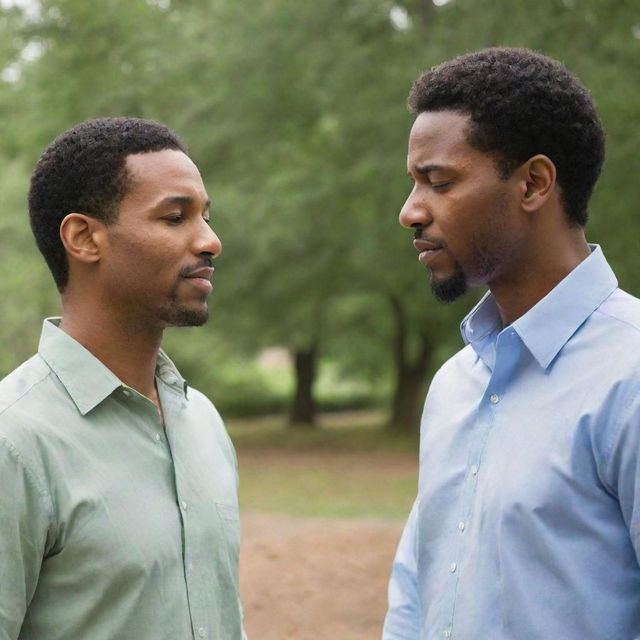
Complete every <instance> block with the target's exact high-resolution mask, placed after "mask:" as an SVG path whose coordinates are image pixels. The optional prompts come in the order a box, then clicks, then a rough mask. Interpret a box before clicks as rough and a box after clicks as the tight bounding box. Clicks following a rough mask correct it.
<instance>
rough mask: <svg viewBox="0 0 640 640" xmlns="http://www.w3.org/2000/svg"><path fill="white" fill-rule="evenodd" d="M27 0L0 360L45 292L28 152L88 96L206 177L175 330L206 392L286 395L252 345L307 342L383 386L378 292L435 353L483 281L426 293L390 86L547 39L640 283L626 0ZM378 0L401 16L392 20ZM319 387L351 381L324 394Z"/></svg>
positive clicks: (389, 322) (400, 123) (7, 163)
mask: <svg viewBox="0 0 640 640" xmlns="http://www.w3.org/2000/svg"><path fill="white" fill-rule="evenodd" d="M39 5H40V11H39V14H38V15H37V16H36V17H35V18H34V17H33V16H31V17H30V16H28V15H25V14H23V13H22V12H21V11H20V10H19V9H17V8H14V9H0V36H1V37H0V43H2V44H0V66H1V67H2V68H3V69H4V70H5V73H4V74H3V78H5V80H3V81H0V118H2V121H3V123H6V124H5V126H4V127H3V136H2V140H0V188H1V189H2V193H3V210H2V216H1V217H0V230H1V231H2V234H0V261H1V263H0V264H1V265H2V275H3V277H2V280H1V281H0V282H1V284H0V295H2V299H3V301H4V305H3V309H4V312H5V313H4V322H3V326H2V329H0V339H2V343H3V345H6V346H8V347H9V348H5V349H4V350H3V351H2V354H1V355H0V370H1V371H2V372H3V373H4V372H6V371H8V370H10V369H11V368H12V367H13V366H15V365H16V364H17V363H18V362H19V361H21V360H22V359H24V358H25V357H26V356H27V355H28V354H29V353H31V352H32V351H33V349H34V348H35V340H36V336H37V333H38V328H39V325H40V322H41V318H42V317H43V316H45V315H52V314H55V313H56V312H57V311H58V303H57V296H56V292H55V289H54V287H53V284H52V281H51V278H50V277H49V276H48V274H47V273H46V269H45V268H44V266H43V265H42V264H41V261H40V260H39V258H38V257H37V256H36V251H35V248H34V244H33V241H32V240H31V238H30V234H29V230H28V226H27V224H26V206H25V202H24V200H25V194H26V189H27V180H28V174H29V171H30V167H31V166H32V164H33V162H34V161H35V159H36V157H37V156H38V154H39V153H40V151H41V149H42V148H43V147H44V145H46V144H47V143H48V142H49V141H50V140H51V139H52V138H53V136H54V135H56V134H57V133H59V132H60V131H62V130H63V129H65V128H67V127H68V126H69V125H71V124H73V123H74V122H77V121H79V120H82V119H85V118H89V117H96V116H101V115H137V116H143V117H152V118H156V119H158V120H161V121H164V122H166V123H167V124H169V125H170V126H172V127H173V128H175V129H176V130H177V131H178V132H179V133H180V134H181V135H183V137H184V138H185V139H186V140H187V142H188V143H189V144H190V148H191V154H192V155H193V157H194V159H195V160H196V162H197V163H198V165H199V166H200V168H201V171H202V173H203V176H204V178H205V182H206V184H207V186H208V189H209V191H210V193H211V195H212V198H213V201H214V222H215V227H216V230H217V231H218V232H219V234H220V236H221V238H222V241H223V245H224V247H225V250H224V253H223V255H222V257H221V258H220V259H219V261H218V264H217V273H216V277H215V291H214V295H213V298H212V304H213V306H214V308H215V312H214V316H213V320H212V322H211V323H210V324H209V325H208V327H207V328H205V329H200V330H196V331H193V332H191V331H188V332H184V333H182V332H176V334H175V337H174V335H173V334H171V335H170V336H169V340H168V347H167V348H168V351H170V353H171V354H172V355H173V356H177V358H178V364H179V365H180V366H181V367H182V368H183V369H184V370H185V375H187V377H188V378H189V379H190V380H191V381H192V382H193V383H194V385H195V386H197V387H199V388H202V389H203V390H205V391H207V392H208V393H210V395H212V397H213V398H214V400H216V402H217V403H218V405H220V406H221V407H224V406H225V403H226V408H227V409H228V410H229V411H234V412H241V411H244V412H246V411H248V410H249V409H250V407H251V406H253V407H254V409H256V408H262V410H265V411H266V410H272V409H280V408H281V407H282V405H283V403H284V402H285V399H286V397H287V394H288V393H290V391H291V389H290V386H287V385H284V386H283V385H279V383H278V384H274V383H273V380H271V379H270V378H269V377H268V376H267V375H266V374H264V372H260V371H259V370H258V369H257V368H256V367H255V365H254V364H253V356H254V354H255V353H257V352H258V351H259V350H261V349H262V348H263V347H265V346H269V345H274V344H280V345H286V346H288V347H289V348H291V349H297V348H306V347H308V346H310V345H311V344H316V343H318V344H320V347H321V354H322V357H323V362H324V364H325V368H326V367H327V366H328V365H327V363H332V364H331V365H330V367H329V368H330V369H331V371H333V372H336V371H338V372H339V374H336V375H337V376H338V377H337V379H338V380H340V381H341V382H342V383H343V384H342V387H343V388H346V387H345V384H344V379H345V376H347V377H349V378H355V379H359V380H365V381H367V382H368V384H370V387H369V389H370V390H371V393H373V394H384V393H386V391H385V390H386V389H388V388H389V387H390V386H391V385H390V384H389V379H390V374H391V372H392V371H393V367H394V361H393V346H394V345H397V334H398V325H397V323H396V318H394V315H393V313H392V308H393V307H392V303H393V304H396V305H399V307H398V306H397V307H396V308H399V309H400V310H401V313H402V317H403V318H404V320H405V326H404V328H403V331H404V342H403V351H404V354H403V355H404V358H405V360H406V361H407V362H411V361H412V359H415V356H416V354H417V353H418V352H419V351H420V344H421V341H423V340H424V339H425V336H426V337H428V339H429V341H430V343H431V346H432V352H431V353H432V355H431V360H430V363H429V367H428V369H429V370H430V371H433V370H434V369H435V368H436V367H437V365H438V364H439V363H440V362H441V361H442V359H443V358H445V357H448V356H449V355H450V354H451V353H452V352H454V351H455V350H456V349H457V348H458V347H459V345H460V338H459V335H458V330H457V326H458V322H459V320H460V319H461V317H462V316H463V314H464V313H465V311H466V310H467V309H468V308H469V305H470V304H472V303H473V301H474V300H475V299H472V298H469V299H468V300H466V301H464V302H462V303H460V304H456V305H453V306H441V305H439V304H437V303H436V302H435V301H434V300H433V299H432V298H431V297H430V295H429V294H428V293H427V292H426V290H427V285H426V276H425V273H424V271H423V269H422V268H421V267H420V266H419V264H418V263H417V261H416V256H415V252H414V250H413V248H412V247H411V243H410V233H409V232H407V231H403V230H400V229H399V228H398V225H397V212H398V211H399V209H400V206H401V204H402V202H403V199H404V198H405V196H406V193H407V191H408V189H409V182H408V180H407V178H406V176H405V169H404V165H405V155H406V138H407V133H408V130H409V127H410V123H411V117H410V116H409V114H408V113H407V112H406V109H405V107H404V102H405V99H406V95H407V93H408V89H409V86H410V84H411V82H412V80H413V79H414V78H415V77H416V75H417V74H418V72H420V71H421V70H423V69H424V68H426V67H428V66H430V65H432V64H436V63H438V62H440V61H441V60H444V59H446V58H449V57H452V56H453V55H457V54H460V53H463V52H464V51H467V50H471V49H475V48H479V47H483V46H487V45H494V44H505V45H521V46H530V47H533V48H537V49H541V50H543V51H545V52H546V53H549V54H550V55H552V56H555V57H557V58H559V59H560V60H562V61H563V62H565V63H566V64H567V65H568V66H569V67H570V68H572V69H574V70H575V71H576V72H577V73H578V75H579V76H580V77H581V78H582V80H583V81H584V82H585V84H586V85H587V86H589V87H590V88H591V90H592V92H593V95H594V97H595V99H596V101H597V103H598V105H599V107H600V110H601V113H602V117H603V120H604V122H605V124H606V127H607V130H608V135H609V145H608V146H609V152H608V153H609V155H608V160H607V164H606V166H605V170H604V174H603V176H602V179H601V182H600V184H599V187H598V189H597V192H596V194H595V197H594V200H593V204H592V207H591V223H590V226H589V237H590V239H591V240H592V241H596V242H601V243H602V244H603V245H604V247H605V250H606V252H607V255H608V256H609V258H610V260H611V262H612V263H613V265H614V267H615V268H616V270H617V272H618V274H619V277H620V280H621V284H622V285H623V286H625V287H626V288H628V289H629V290H631V291H632V292H635V293H638V292H640V250H639V249H640V234H637V233H634V232H633V230H634V229H635V209H636V206H637V202H638V201H639V200H640V197H639V190H640V185H639V183H638V181H637V180H635V175H636V173H637V169H638V161H637V147H638V138H639V137H640V122H639V120H640V82H639V80H640V78H639V74H640V67H639V65H638V64H637V61H638V60H639V59H640V39H639V37H638V36H639V33H640V17H639V16H638V15H637V11H635V10H634V5H635V3H634V2H631V1H622V0H550V1H549V2H544V3H541V2H532V1H529V0H527V1H525V2H519V3H518V2H517V3H514V2H512V1H511V0H451V1H450V2H449V3H447V4H446V5H444V6H442V7H436V6H435V5H433V3H432V2H430V1H429V0H404V1H403V2H398V3H394V2H389V1H387V0H350V1H349V2H345V0H326V1H324V2H315V3H295V4H294V3H292V2H290V0H264V1H263V2H260V3H253V4H252V5H251V7H250V8H248V7H247V5H246V4H244V3H238V2H233V1H232V0H173V1H169V0H165V1H160V0H154V1H152V0H128V1H127V2H121V1H120V0H104V1H103V2H101V3H100V4H99V6H98V5H96V4H94V3H88V2H86V1H84V0H41V2H40V3H39ZM392 9H394V11H395V12H396V15H397V13H398V12H400V13H401V14H402V11H404V12H405V15H406V20H405V21H404V22H403V21H399V22H398V21H396V22H395V23H394V22H393V21H392V20H391V19H390V11H391V10H392ZM9 71H10V72H11V73H9ZM178 336H179V337H178ZM203 353H210V354H211V357H210V358H202V354H203ZM321 371H322V368H321ZM332 375H333V374H332ZM289 382H290V381H289ZM321 386H322V385H321ZM340 386H341V385H340V384H336V385H334V389H338V388H340ZM353 393H354V394H355V392H353ZM371 393H369V394H367V393H361V391H358V393H357V394H355V395H358V394H360V395H362V396H363V397H365V398H366V397H367V396H369V397H370V396H371ZM322 395H323V394H322V393H321V394H320V396H321V397H322ZM325 401H326V402H327V403H331V402H334V401H335V402H337V403H338V404H339V403H340V402H342V401H343V400H342V399H340V400H338V396H337V395H336V394H335V393H334V395H333V396H331V394H330V393H329V394H328V395H327V396H325Z"/></svg>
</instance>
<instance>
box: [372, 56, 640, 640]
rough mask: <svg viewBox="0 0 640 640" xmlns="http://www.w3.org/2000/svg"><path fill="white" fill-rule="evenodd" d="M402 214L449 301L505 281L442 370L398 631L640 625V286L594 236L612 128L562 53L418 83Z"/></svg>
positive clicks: (400, 562)
mask: <svg viewBox="0 0 640 640" xmlns="http://www.w3.org/2000/svg"><path fill="white" fill-rule="evenodd" d="M409 105H410V108H411V110H412V111H413V112H414V113H415V114H416V115H417V117H416V120H415V122H414V125H413V128H412V130H411V134H410V138H409V151H408V170H409V174H410V176H411V177H412V179H413V181H414V187H413V190H412V191H411V194H410V195H409V197H408V199H407V201H406V203H405V204H404V206H403V208H402V211H401V213H400V222H401V224H402V225H403V226H405V227H407V228H410V229H413V230H414V234H415V237H414V246H415V248H416V249H417V250H418V252H419V260H420V262H421V263H423V264H424V265H425V266H427V268H428V270H429V272H430V279H431V288H432V290H433V292H434V294H435V295H436V297H437V298H439V299H441V300H443V301H450V300H453V299H455V298H457V297H458V296H460V295H462V294H463V293H464V292H465V291H466V289H467V287H469V286H475V285H483V284H486V285H488V287H489V293H488V294H487V295H486V296H485V297H484V298H483V299H482V300H481V302H480V303H479V304H478V305H477V306H476V307H475V308H474V309H473V310H472V311H471V313H469V315H468V316H467V317H466V318H465V320H464V321H463V323H462V337H463V339H464V342H465V344H466V346H465V347H464V348H463V349H462V350H461V351H460V352H459V353H458V354H456V355H455V356H454V357H453V358H451V360H449V361H448V362H447V363H446V364H445V365H444V366H443V367H442V368H441V369H440V371H439V372H438V373H437V374H436V376H435V377H434V379H433V382H432V384H431V388H430V389H429V393H428V395H427V400H426V404H425V408H424V413H423V417H422V425H421V442H420V478H419V486H418V496H417V498H416V501H415V503H414V506H413V509H412V511H411V514H410V516H409V520H408V522H407V525H406V527H405V530H404V532H403V535H402V539H401V541H400V545H399V548H398V551H397V555H396V558H395V561H394V564H393V569H392V575H391V581H390V585H389V611H388V613H387V616H386V619H385V624H384V631H383V638H384V640H418V639H420V640H436V639H443V638H445V639H446V638H459V639H460V640H548V639H550V638H561V639H562V640H603V639H604V638H615V639H616V640H634V639H638V638H640V566H639V562H638V559H639V556H640V301H638V300H637V299H636V298H633V297H632V296H630V295H628V294H627V293H625V292H623V291H621V290H620V289H618V287H617V280H616V277H615V275H614V273H613V272H612V270H611V268H610V267H609V265H608V264H607V262H606V260H605V257H604V255H603V253H602V251H601V249H600V248H599V247H597V246H595V245H588V244H587V242H586V240H585V234H584V230H583V229H584V225H585V223H586V218H587V204H588V201H589V198H590V196H591V193H592V190H593V187H594V185H595V183H596V180H597V178H598V175H599V173H600V168H601V165H602V161H603V158H604V132H603V129H602V125H601V123H600V120H599V117H598V115H597V113H596V110H595V107H594V105H593V102H592V100H591V98H590V96H589V94H588V92H587V90H586V89H585V88H584V87H583V86H582V85H581V84H580V83H579V81H578V80H577V79H576V78H575V77H574V76H573V75H572V74H570V73H569V72H568V71H567V69H566V68H564V67H563V66H562V65H561V64H559V63H558V62H556V61H553V60H551V59H549V58H547V57H545V56H542V55H540V54H536V53H533V52H531V51H528V50H524V49H506V48H493V49H488V50H484V51H480V52H476V53H470V54H467V55H464V56H461V57H459V58H456V59H454V60H451V61H448V62H445V63H443V64H441V65H439V66H438V67H434V68H432V69H431V70H429V71H427V72H425V73H424V74H422V75H421V76H420V77H419V78H418V79H417V80H416V82H415V83H414V86H413V88H412V90H411V94H410V96H409Z"/></svg>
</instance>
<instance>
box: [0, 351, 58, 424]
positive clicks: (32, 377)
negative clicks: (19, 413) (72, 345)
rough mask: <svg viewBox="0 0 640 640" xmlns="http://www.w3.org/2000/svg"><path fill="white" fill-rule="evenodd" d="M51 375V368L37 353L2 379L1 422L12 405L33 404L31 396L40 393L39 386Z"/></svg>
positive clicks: (0, 388) (26, 405)
mask: <svg viewBox="0 0 640 640" xmlns="http://www.w3.org/2000/svg"><path fill="white" fill-rule="evenodd" d="M50 375H51V370H50V369H49V367H48V366H47V364H46V363H45V362H44V360H42V358H41V357H40V356H39V355H38V354H36V355H34V356H32V357H31V358H29V360H27V361H26V362H23V363H22V364H21V365H20V366H19V367H17V368H16V369H14V370H13V371H12V372H11V373H9V374H8V375H7V376H6V377H5V378H3V379H2V380H0V424H2V418H3V416H4V415H5V414H6V413H7V411H9V410H10V409H11V408H12V407H15V406H16V405H21V406H25V407H27V408H28V407H29V406H30V405H32V402H31V400H32V398H31V396H32V395H33V394H34V393H38V391H39V386H40V385H41V384H42V383H43V382H44V381H46V380H47V378H48V377H49V376H50Z"/></svg>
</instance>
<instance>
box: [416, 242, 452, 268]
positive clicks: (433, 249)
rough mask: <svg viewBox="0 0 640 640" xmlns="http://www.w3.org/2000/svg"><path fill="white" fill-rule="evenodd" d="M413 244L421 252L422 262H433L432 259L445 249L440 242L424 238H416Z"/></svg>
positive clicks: (420, 259)
mask: <svg viewBox="0 0 640 640" xmlns="http://www.w3.org/2000/svg"><path fill="white" fill-rule="evenodd" d="M413 246H414V247H415V248H416V250H417V251H418V252H419V254H420V255H418V260H419V261H420V262H422V264H428V263H429V262H431V260H432V259H434V258H435V257H436V256H437V255H439V254H440V252H441V251H442V250H443V249H444V247H443V246H442V245H441V244H440V243H438V242H434V241H433V240H425V239H424V238H415V239H414V241H413Z"/></svg>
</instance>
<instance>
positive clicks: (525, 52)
mask: <svg viewBox="0 0 640 640" xmlns="http://www.w3.org/2000/svg"><path fill="white" fill-rule="evenodd" d="M408 106H409V110H410V111H412V112H413V113H415V114H420V113H423V112H425V111H444V110H449V109H450V110H453V111H459V112H461V113H465V114H468V115H469V117H470V120H471V123H472V125H471V127H470V130H469V132H468V138H467V139H468V141H469V144H470V145H471V146H472V147H474V148H475V149H478V150H479V151H482V152H484V153H489V154H491V155H493V156H494V158H495V162H496V167H497V170H498V172H499V174H500V176H501V177H502V178H503V179H506V178H508V177H509V176H510V175H511V174H512V173H513V171H514V170H515V169H516V168H517V167H518V166H520V165H521V164H523V163H524V162H526V161H527V160H528V159H529V158H531V157H532V156H534V155H536V154H538V153H541V154H544V155H546V156H548V157H549V158H550V159H551V160H552V162H553V163H554V164H555V166H556V171H557V181H558V185H559V186H560V189H561V201H562V204H563V206H564V210H565V213H566V215H567V217H568V219H569V221H570V222H571V223H572V224H575V225H579V226H584V225H585V224H586V222H587V205H588V202H589V199H590V197H591V194H592V192H593V188H594V186H595V184H596V181H597V179H598V176H599V175H600V170H601V168H602V163H603V161H604V149H605V133H604V128H603V126H602V122H601V121H600V117H599V116H598V113H597V111H596V107H595V105H594V103H593V100H592V98H591V96H590V94H589V91H588V90H587V89H586V88H585V87H584V85H582V84H581V82H580V81H579V80H578V78H577V77H576V76H575V75H573V74H572V73H571V72H570V71H569V70H568V69H567V68H566V67H565V66H564V65H562V64H561V63H560V62H558V61H556V60H553V59H552V58H549V57H547V56H545V55H543V54H541V53H537V52H535V51H531V50H530V49H524V48H509V47H491V48H489V49H483V50H481V51H476V52H473V53H467V54H465V55H462V56H458V57H457V58H454V59H452V60H449V61H447V62H444V63H442V64H440V65H438V66H435V67H432V68H431V69H429V70H428V71H426V72H424V73H423V74H422V75H420V76H419V77H418V79H417V80H416V81H415V82H414V83H413V87H412V88H411V92H410V93H409V98H408Z"/></svg>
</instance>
